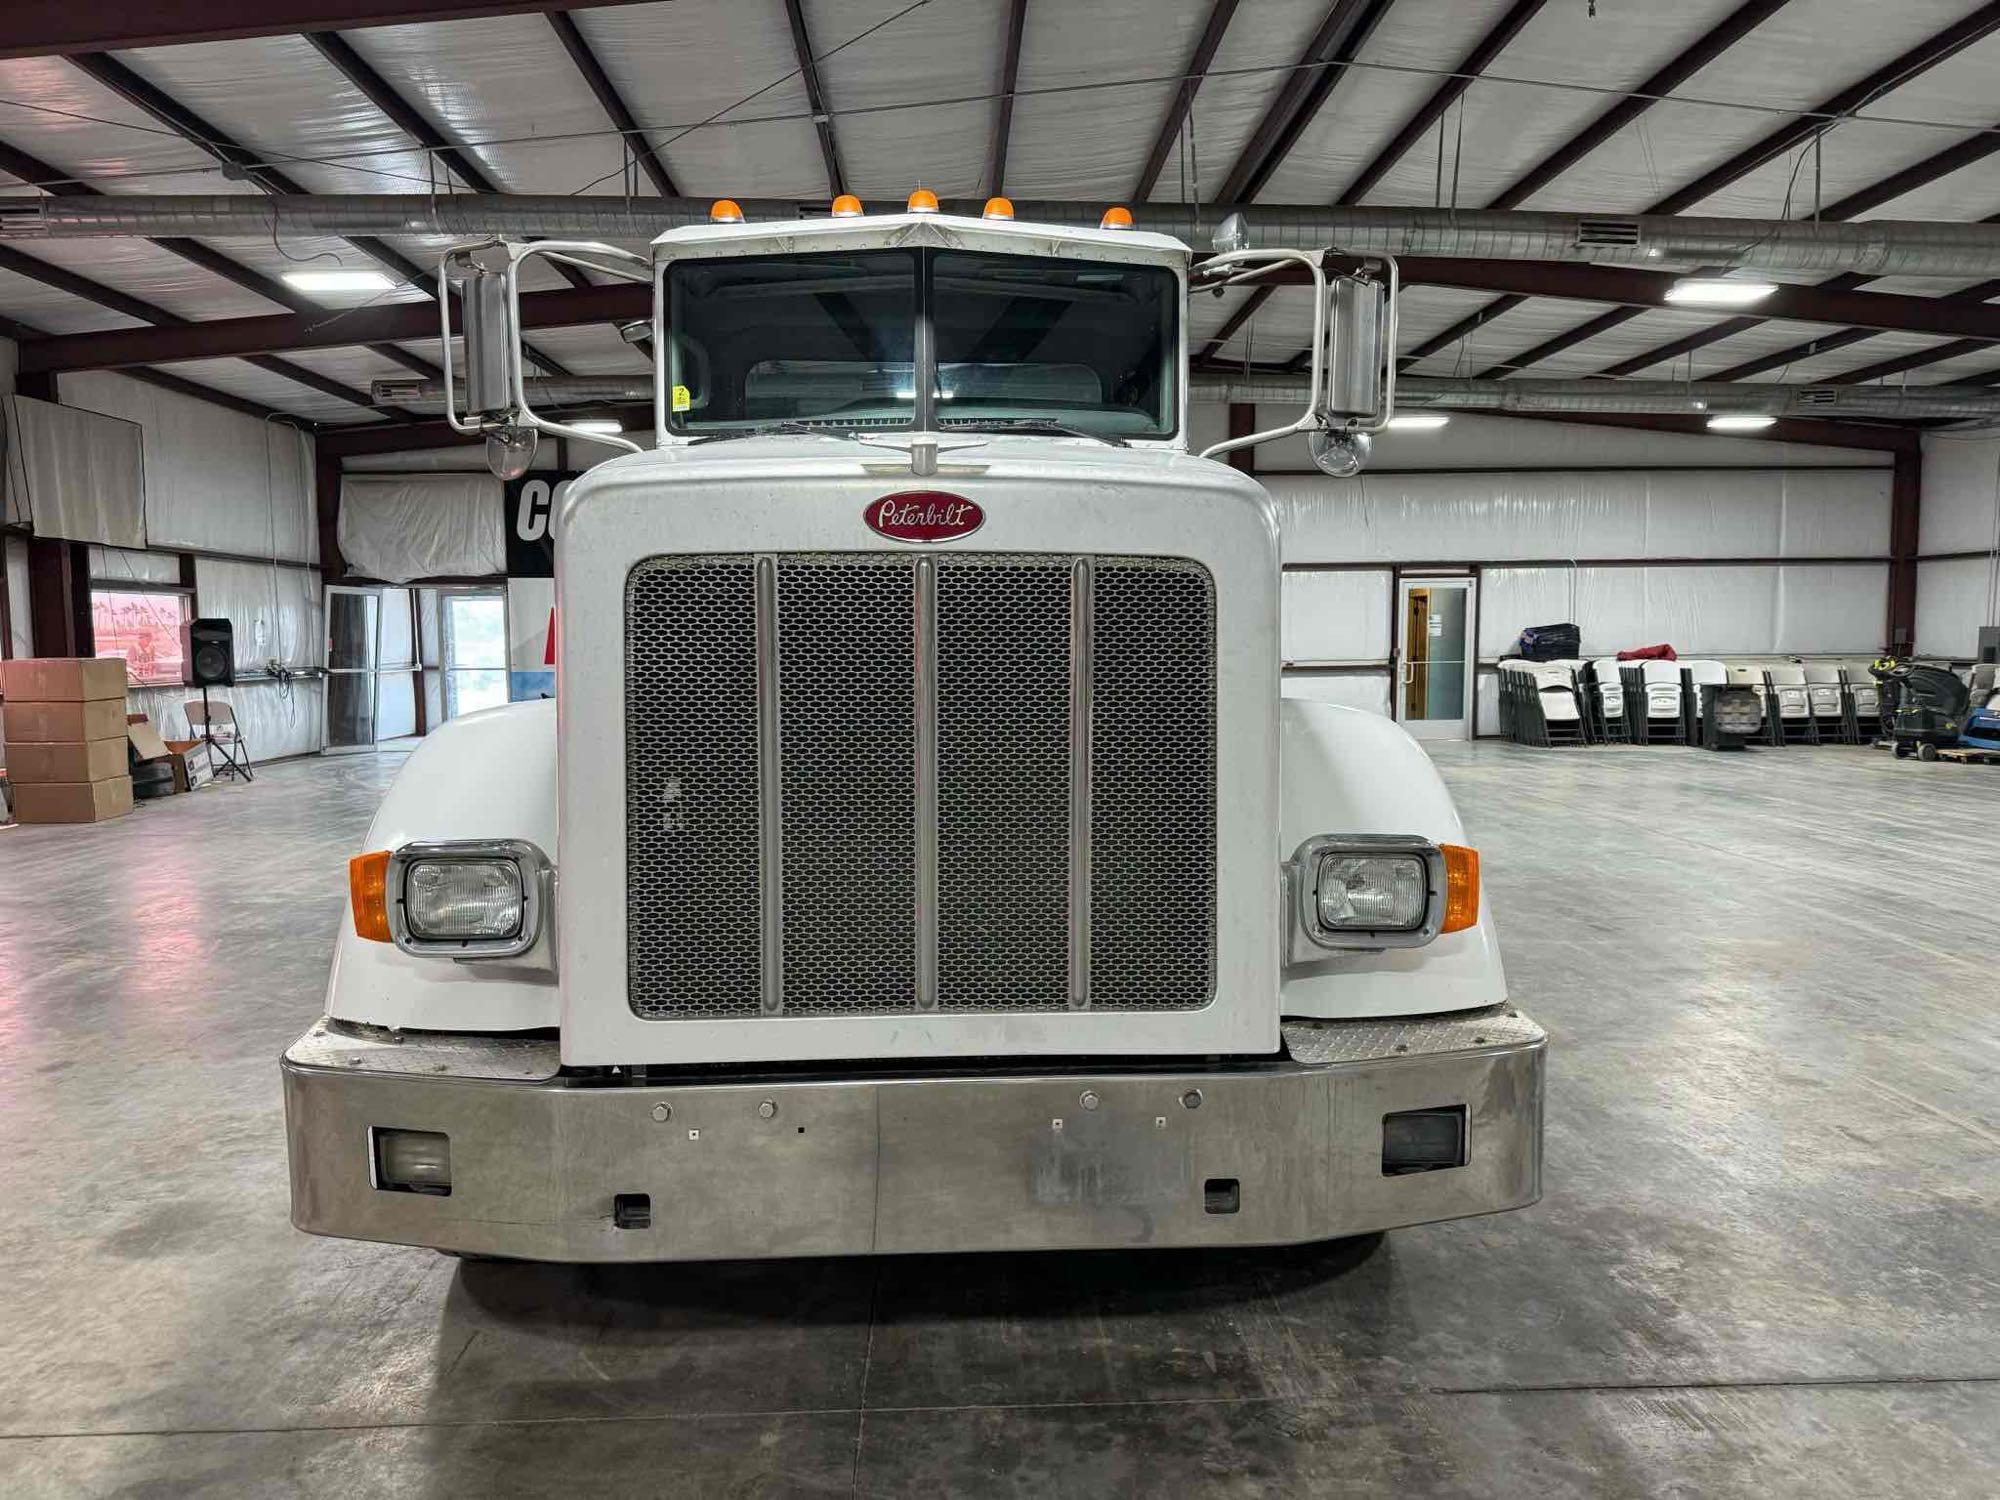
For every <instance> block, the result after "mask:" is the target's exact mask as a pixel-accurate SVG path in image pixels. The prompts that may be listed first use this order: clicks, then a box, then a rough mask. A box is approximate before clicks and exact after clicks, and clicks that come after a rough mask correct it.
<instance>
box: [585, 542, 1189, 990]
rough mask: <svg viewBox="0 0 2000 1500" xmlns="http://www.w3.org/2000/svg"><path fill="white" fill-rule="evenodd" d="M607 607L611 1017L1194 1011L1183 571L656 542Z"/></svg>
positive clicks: (1176, 563) (1157, 562)
mask: <svg viewBox="0 0 2000 1500" xmlns="http://www.w3.org/2000/svg"><path fill="white" fill-rule="evenodd" d="M760 579H761V584H760ZM760 588H761V590H762V592H761V593H760ZM626 610H627V623H628V632H627V656H626V672H625V678H626V692H627V715H628V724H627V745H626V750H627V774H626V808H627V838H626V876H627V887H628V892H629V897H628V899H629V909H628V922H627V946H628V952H629V965H628V977H629V982H630V996H629V999H630V1004H631V1007H632V1009H633V1011H634V1012H635V1013H636V1014H638V1015H640V1016H642V1017H645V1018H647V1019H657V1020H671V1019H684V1018H694V1017H718V1018H729V1017H753V1016H758V1015H774V1014H777V1015H794V1014H805V1015H811V1014H841V1013H845V1014H898V1013H907V1012H909V1011H911V1010H913V1009H919V1008H927V1007H929V1006H933V1005H934V1006H935V1007H936V1008H937V1009H938V1010H939V1011H942V1012H945V1013H958V1014H968V1013H989V1012H994V1011H1002V1010H1013V1011H1021V1010H1042V1011H1059V1010H1064V1009H1067V1008H1071V1007H1078V1006H1087V1007H1090V1008H1097V1009H1124V1010H1185V1009H1192V1008H1196V1007H1199V1006H1202V1005H1205V1004H1206V1003H1207V1002H1208V1000H1209V999H1210V998H1211V996H1212V994H1213V991H1214V950H1215V902H1216V886H1215V860H1216V848H1215V808H1216V802H1215V785H1216V776H1215V764H1216V736H1215V688H1216V684H1215V599H1214V589H1213V584H1212V582H1211V580H1210V578H1209V575H1208V573H1207V571H1206V570H1205V569H1203V568H1202V567H1200V566H1199V565H1198V564H1195V563H1190V562H1185V561H1180V560H1173V559H1154V558H1131V557H1099V558H1084V559H1079V558H1072V557H1062V556H1057V557H1049V556H1013V555H996V554H980V553H952V554H946V555H942V556H940V555H937V554H933V553H924V554H913V553H905V552H893V553H889V552H885V553H843V554H779V555H776V556H769V555H766V556H763V557H751V556H729V557H671V556H669V557H658V558H652V559H648V560H646V561H643V562H641V563H639V564H638V565H637V566H636V567H635V568H634V569H633V570H632V573H631V575H630V578H629V580H628V583H627V590H626ZM760 662H761V668H760ZM760 683H761V688H760ZM760 691H761V693H762V694H763V697H762V698H760ZM760 711H761V715H762V717H761V726H760ZM931 882H934V883H935V900H934V901H933V902H926V901H925V899H924V895H925V893H926V892H927V891H928V890H930V889H931ZM933 945H934V948H933ZM933 954H934V962H933Z"/></svg>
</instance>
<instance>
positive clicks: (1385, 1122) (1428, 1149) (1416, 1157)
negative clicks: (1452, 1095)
mask: <svg viewBox="0 0 2000 1500" xmlns="http://www.w3.org/2000/svg"><path fill="white" fill-rule="evenodd" d="M1465 1160H1466V1158H1465V1106H1464V1105H1463V1104H1454V1105H1451V1106H1449V1107H1447V1108H1444V1109H1406V1110H1400V1111H1398V1112H1397V1113H1395V1114H1393V1115H1384V1116H1382V1175H1383V1176H1384V1177H1402V1176H1406V1175H1407V1174H1409V1173H1411V1172H1442V1171H1444V1170H1445V1169H1446V1168H1448V1167H1462V1166H1464V1165H1465Z"/></svg>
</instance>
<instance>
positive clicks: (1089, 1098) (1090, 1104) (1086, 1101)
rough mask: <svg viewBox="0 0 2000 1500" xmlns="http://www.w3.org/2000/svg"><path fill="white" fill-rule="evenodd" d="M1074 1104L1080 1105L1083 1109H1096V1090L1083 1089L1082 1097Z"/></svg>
mask: <svg viewBox="0 0 2000 1500" xmlns="http://www.w3.org/2000/svg"><path fill="white" fill-rule="evenodd" d="M1076 1102H1077V1103H1078V1104H1081V1105H1082V1106H1083V1107H1084V1108H1085V1109H1095V1108H1097V1105H1098V1098H1097V1090H1096V1089H1085V1090H1084V1091H1083V1094H1082V1096H1081V1097H1080V1098H1079V1099H1078V1100H1077V1101H1076Z"/></svg>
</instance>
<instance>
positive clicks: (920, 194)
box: [903, 188, 938, 214]
mask: <svg viewBox="0 0 2000 1500" xmlns="http://www.w3.org/2000/svg"><path fill="white" fill-rule="evenodd" d="M903 206H904V207H905V208H907V209H908V210H909V211H910V212H911V213H913V214H934V213H936V212H937V211H938V201H937V194H936V193H934V192H932V191H931V190H930V189H929V188H918V189H917V190H916V191H915V192H914V193H912V194H910V201H909V202H908V203H906V204H904V205H903Z"/></svg>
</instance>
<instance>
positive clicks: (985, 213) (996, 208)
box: [979, 198, 1014, 220]
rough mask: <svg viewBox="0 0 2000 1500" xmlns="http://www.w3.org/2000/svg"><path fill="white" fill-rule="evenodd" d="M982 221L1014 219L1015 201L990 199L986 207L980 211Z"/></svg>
mask: <svg viewBox="0 0 2000 1500" xmlns="http://www.w3.org/2000/svg"><path fill="white" fill-rule="evenodd" d="M979 217H980V218H982V219H1008V220H1012V219H1013V217H1014V200H1013V199H1011V198H988V199H987V200H986V207H984V208H982V209H981V210H980V211H979Z"/></svg>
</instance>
